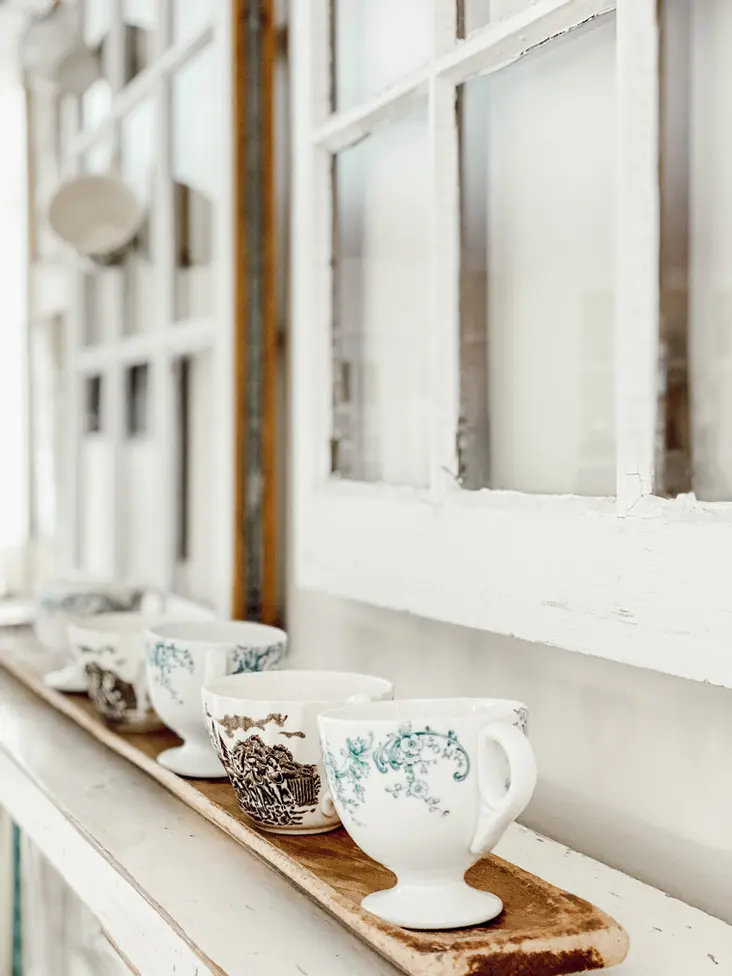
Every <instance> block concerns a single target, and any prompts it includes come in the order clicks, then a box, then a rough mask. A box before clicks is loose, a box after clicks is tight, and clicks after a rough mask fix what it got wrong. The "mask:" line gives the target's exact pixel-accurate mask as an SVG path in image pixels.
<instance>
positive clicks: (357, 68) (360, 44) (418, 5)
mask: <svg viewBox="0 0 732 976" xmlns="http://www.w3.org/2000/svg"><path fill="white" fill-rule="evenodd" d="M332 3H333V20H334V44H333V47H334V60H335V81H336V84H335V89H336V90H335V93H334V94H335V97H334V107H335V108H337V109H344V108H349V107H350V106H351V105H355V104H357V103H358V102H361V101H363V100H364V99H365V98H368V97H369V96H370V95H374V94H375V93H376V92H378V91H380V90H381V89H382V88H386V87H388V86H389V85H390V84H392V83H393V82H395V81H397V80H398V79H399V78H400V77H401V76H402V75H405V74H408V73H409V72H410V71H412V70H414V69H415V68H418V67H419V66H420V65H422V64H425V63H426V62H427V61H428V60H429V57H430V50H431V47H432V4H431V3H426V2H425V0H369V2H368V3H365V2H364V0H332Z"/></svg>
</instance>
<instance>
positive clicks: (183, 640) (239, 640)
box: [146, 620, 287, 779]
mask: <svg viewBox="0 0 732 976" xmlns="http://www.w3.org/2000/svg"><path fill="white" fill-rule="evenodd" d="M146 648H147V670H148V684H149V688H150V696H151V698H152V703H153V707H154V709H155V711H156V712H157V714H158V715H159V716H160V718H161V719H162V720H163V722H164V723H165V724H166V725H167V726H168V727H169V728H171V729H173V731H174V732H177V733H178V735H179V736H180V737H181V738H182V739H183V740H184V742H183V745H182V746H177V747H175V748H173V749H166V750H165V752H162V753H161V754H160V755H159V756H158V757H157V760H158V762H159V763H160V764H161V765H163V766H165V767H166V768H168V769H171V770H172V771H173V772H175V773H179V774H180V775H181V776H191V777H194V778H197V779H218V778H219V777H225V776H226V772H225V771H224V768H223V766H222V765H221V763H220V762H219V760H218V758H217V756H216V753H215V752H214V750H213V747H212V745H211V743H210V741H209V737H208V729H207V727H206V722H205V719H204V712H203V704H202V702H201V689H202V688H203V686H204V685H205V684H208V683H209V682H210V681H213V680H214V679H216V678H222V677H224V676H225V675H229V674H239V673H240V672H243V671H266V670H269V669H270V668H275V667H277V666H278V665H279V664H281V663H282V662H283V661H284V659H285V657H286V655H287V634H286V633H285V632H284V630H280V629H279V628H278V627H270V626H268V625H266V624H260V623H254V622H252V621H249V620H195V621H194V620H186V621H183V620H181V621H170V620H168V621H166V622H165V623H162V624H159V625H158V626H156V627H151V628H150V629H149V630H148V632H147V634H146Z"/></svg>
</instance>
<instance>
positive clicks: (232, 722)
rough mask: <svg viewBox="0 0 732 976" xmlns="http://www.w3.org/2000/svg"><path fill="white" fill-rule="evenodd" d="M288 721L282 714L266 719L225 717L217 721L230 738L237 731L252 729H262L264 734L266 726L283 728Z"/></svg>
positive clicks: (243, 716) (271, 713)
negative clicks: (272, 724) (271, 725)
mask: <svg viewBox="0 0 732 976" xmlns="http://www.w3.org/2000/svg"><path fill="white" fill-rule="evenodd" d="M286 721H287V716H286V715H282V713H281V712H270V713H269V715H268V716H267V717H266V718H249V717H248V716H246V715H224V717H223V718H220V719H217V722H218V723H219V725H220V726H221V727H222V728H223V729H224V730H225V732H226V734H227V735H228V736H229V738H231V737H232V736H233V735H234V733H235V732H236V730H237V729H241V730H242V732H249V730H250V729H261V730H262V731H263V732H264V728H265V726H267V725H270V724H271V723H274V724H275V725H278V726H279V727H280V728H282V726H283V725H284V724H285V722H286Z"/></svg>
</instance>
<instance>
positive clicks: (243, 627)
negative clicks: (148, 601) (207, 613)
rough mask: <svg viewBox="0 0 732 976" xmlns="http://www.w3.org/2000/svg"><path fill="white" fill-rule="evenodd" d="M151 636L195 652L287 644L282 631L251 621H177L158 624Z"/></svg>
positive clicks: (151, 631) (151, 630)
mask: <svg viewBox="0 0 732 976" xmlns="http://www.w3.org/2000/svg"><path fill="white" fill-rule="evenodd" d="M150 634H151V635H152V636H153V637H154V638H158V639H160V640H172V641H180V643H181V644H186V645H188V646H190V647H191V648H192V649H195V645H196V644H199V645H201V648H204V647H211V646H214V645H221V646H227V647H237V646H238V647H270V646H271V645H272V644H281V643H283V642H284V641H286V640H287V634H286V633H285V632H284V630H280V629H279V627H270V626H268V625H267V624H258V623H254V622H252V621H250V620H177V621H168V622H166V623H161V624H157V625H156V626H154V627H151V628H150Z"/></svg>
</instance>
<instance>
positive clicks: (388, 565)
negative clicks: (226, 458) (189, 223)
mask: <svg viewBox="0 0 732 976" xmlns="http://www.w3.org/2000/svg"><path fill="white" fill-rule="evenodd" d="M455 8H456V4H455V0H432V10H433V16H434V47H433V51H432V56H431V60H430V63H429V64H428V65H427V66H425V67H424V68H423V69H420V70H418V71H413V72H411V73H410V74H409V75H407V76H405V77H404V78H402V79H401V80H400V81H399V82H398V83H397V84H395V85H393V86H392V87H390V88H389V89H388V90H386V91H384V92H380V93H379V94H377V95H376V96H374V97H373V98H370V99H369V100H367V101H366V102H364V103H363V104H360V105H358V106H356V107H355V108H351V109H348V110H346V111H336V112H335V113H331V111H330V91H329V83H330V82H329V79H330V53H329V44H328V25H329V13H328V3H327V0H311V2H308V3H302V4H300V3H295V4H293V5H292V28H291V50H292V97H293V120H294V137H293V153H294V194H293V296H292V312H293V354H292V355H293V381H294V391H293V415H292V422H293V429H294V432H295V436H294V501H295V546H294V562H295V578H296V582H297V584H298V585H300V586H302V587H304V588H312V589H317V590H321V591H326V592H328V593H331V594H334V595H337V596H340V597H347V598H353V599H356V600H360V601H364V602H367V603H369V604H375V605H378V606H382V607H390V608H394V609H397V610H403V611H407V612H410V613H414V614H419V615H420V616H423V617H429V618H434V619H438V620H442V621H449V622H452V623H455V624H462V625H466V626H469V627H474V628H478V629H481V630H488V631H493V632H496V633H500V634H507V635H513V636H516V637H519V638H524V639H527V640H531V641H540V642H543V643H546V644H551V645H556V646H559V647H563V648H567V649H569V650H572V651H577V652H582V653H585V654H590V655H596V656H599V657H603V658H608V659H610V660H614V661H619V662H623V663H629V664H633V665H638V666H642V667H646V668H652V669H655V670H658V671H662V672H666V673H668V674H672V675H678V676H681V677H684V678H689V679H694V680H698V681H708V682H711V683H713V684H718V685H723V686H726V687H732V595H731V592H732V588H731V586H730V583H729V573H728V572H725V569H726V568H727V567H728V566H729V564H730V558H731V554H732V506H730V505H722V504H703V503H700V502H698V501H697V500H696V499H694V498H693V497H692V496H682V497H680V498H678V499H673V500H669V499H662V498H659V497H654V496H653V493H652V492H653V473H654V454H655V449H656V421H657V411H658V391H659V379H658V376H659V371H658V363H659V209H660V208H659V185H658V159H659V36H658V26H657V0H617V3H615V2H610V0H536V2H534V3H532V4H531V5H529V6H527V9H525V10H524V11H522V12H521V13H519V14H517V15H515V16H513V17H511V18H510V19H507V20H504V21H500V22H497V23H494V24H490V25H488V26H486V27H484V28H482V29H480V30H477V31H476V32H474V33H472V34H471V35H470V36H469V37H468V38H467V39H466V40H455V37H456V30H455V27H456V23H455V21H456V12H455ZM612 16H614V17H615V19H616V32H617V79H618V81H617V112H618V115H617V122H618V134H617V140H618V162H617V177H618V178H617V194H618V210H617V262H616V276H617V277H616V318H615V325H614V329H615V349H616V370H615V374H616V379H615V389H616V436H617V497H616V498H588V497H578V496H547V495H529V494H520V493H517V492H512V491H488V490H483V491H478V492H471V491H465V490H462V489H460V488H459V487H458V486H457V484H456V481H455V478H454V475H453V474H451V472H456V471H457V458H456V444H455V432H456V430H457V424H458V416H459V375H458V374H459V367H458V364H459V355H458V354H459V345H458V344H459V334H460V330H459V295H458V265H459V254H460V251H459V199H458V132H457V126H456V120H455V111H454V105H455V88H456V85H458V84H460V83H462V82H463V81H465V80H466V79H468V78H470V77H472V76H474V75H476V74H487V73H490V72H492V71H496V70H498V69H500V68H502V67H504V66H505V65H507V64H510V63H511V62H514V61H516V60H518V59H519V58H522V57H524V56H525V55H526V54H528V53H529V52H530V51H532V50H533V49H535V48H536V47H537V46H538V45H541V44H543V43H551V42H552V40H553V39H555V38H558V37H560V36H561V35H564V34H567V33H568V32H569V31H572V30H574V29H576V28H578V27H582V26H583V25H588V26H589V24H590V22H591V21H593V20H595V19H598V18H599V19H602V18H607V17H612ZM425 97H428V98H429V123H430V140H431V183H432V201H431V212H430V215H431V239H432V248H431V255H432V261H433V267H432V269H431V273H430V276H429V277H430V281H431V287H432V295H431V307H432V316H431V322H430V323H429V332H428V335H429V340H428V341H429V344H430V364H431V378H432V400H431V402H432V404H433V408H434V409H433V412H432V429H431V441H430V443H431V478H430V485H429V487H428V488H427V489H425V490H420V489H416V488H414V489H413V488H408V487H391V486H386V485H380V484H364V483H357V482H349V481H346V480H344V479H338V478H336V477H332V476H331V474H330V453H329V439H330V437H331V429H332V428H331V415H332V406H331V389H332V388H331V355H332V352H331V267H330V261H331V243H330V234H331V218H332V197H331V189H330V178H331V175H330V158H331V157H330V153H331V152H333V151H338V150H341V149H343V148H345V147H347V146H350V145H353V144H354V143H356V142H357V141H358V140H359V139H360V138H362V137H363V136H364V135H366V134H367V133H369V132H371V131H372V130H373V128H374V127H375V126H376V125H377V124H378V123H380V122H382V121H384V120H386V119H389V118H391V117H394V116H397V115H399V114H400V113H402V112H403V111H404V109H405V107H406V106H407V105H408V104H409V103H410V102H413V101H414V100H415V99H424V98H425ZM438 380H439V381H438Z"/></svg>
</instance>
